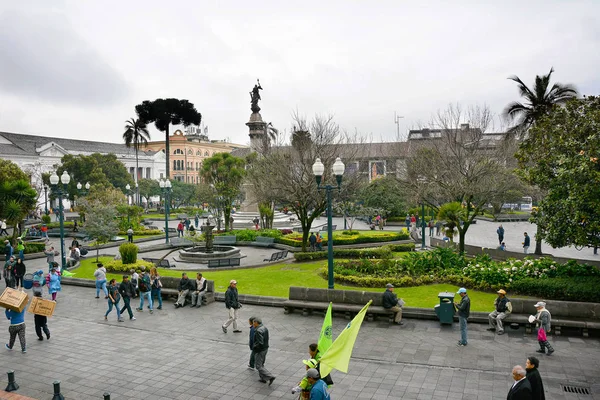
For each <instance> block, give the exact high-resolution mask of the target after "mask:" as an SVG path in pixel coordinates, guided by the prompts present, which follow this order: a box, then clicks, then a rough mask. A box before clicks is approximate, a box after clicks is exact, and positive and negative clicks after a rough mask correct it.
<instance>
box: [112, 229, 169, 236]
mask: <svg viewBox="0 0 600 400" xmlns="http://www.w3.org/2000/svg"><path fill="white" fill-rule="evenodd" d="M163 233H164V231H161V230H160V229H141V230H136V231H133V234H134V235H135V236H154V235H161V234H163ZM119 235H121V236H126V235H127V231H119Z"/></svg>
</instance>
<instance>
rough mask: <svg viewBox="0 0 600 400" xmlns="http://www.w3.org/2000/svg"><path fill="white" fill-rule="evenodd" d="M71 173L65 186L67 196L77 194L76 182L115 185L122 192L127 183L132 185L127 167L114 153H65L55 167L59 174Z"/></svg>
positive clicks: (100, 185)
mask: <svg viewBox="0 0 600 400" xmlns="http://www.w3.org/2000/svg"><path fill="white" fill-rule="evenodd" d="M65 170H66V171H67V173H68V174H69V175H71V182H69V186H68V188H67V192H68V194H69V198H71V199H73V198H74V197H75V196H78V195H79V192H78V190H77V183H78V182H81V184H85V183H86V182H89V183H90V185H91V186H92V187H105V188H106V187H113V186H114V187H116V188H119V189H120V190H121V191H122V192H123V193H124V192H125V190H126V189H125V186H127V185H128V184H129V185H130V186H134V185H135V183H134V181H133V178H132V177H131V175H130V174H129V172H127V168H125V166H124V165H123V163H122V162H120V161H119V160H118V159H117V156H116V155H114V154H99V153H94V154H91V155H89V156H84V155H77V156H74V155H72V154H67V155H66V156H64V157H63V158H62V160H61V165H60V166H59V167H58V169H57V174H58V176H60V175H61V174H62V172H63V171H65Z"/></svg>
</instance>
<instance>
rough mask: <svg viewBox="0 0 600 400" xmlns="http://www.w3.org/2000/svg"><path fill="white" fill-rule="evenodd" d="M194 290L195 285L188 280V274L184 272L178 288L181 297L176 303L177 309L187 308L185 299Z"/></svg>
mask: <svg viewBox="0 0 600 400" xmlns="http://www.w3.org/2000/svg"><path fill="white" fill-rule="evenodd" d="M193 289H194V284H193V283H192V281H191V280H190V279H189V278H188V276H187V274H186V273H185V272H184V273H183V274H181V280H180V281H179V285H178V286H177V290H178V291H179V297H178V298H177V301H176V302H175V308H179V307H183V306H185V298H186V297H187V295H188V293H189V292H190V290H193Z"/></svg>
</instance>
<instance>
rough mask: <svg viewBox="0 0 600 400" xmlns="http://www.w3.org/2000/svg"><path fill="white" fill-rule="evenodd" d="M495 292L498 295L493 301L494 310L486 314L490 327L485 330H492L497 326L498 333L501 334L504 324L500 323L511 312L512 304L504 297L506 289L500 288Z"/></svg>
mask: <svg viewBox="0 0 600 400" xmlns="http://www.w3.org/2000/svg"><path fill="white" fill-rule="evenodd" d="M496 293H498V297H497V298H496V300H495V301H494V311H492V312H491V313H490V314H489V315H488V320H489V323H490V327H489V328H488V329H487V330H488V331H491V332H494V331H495V330H496V326H497V327H498V335H503V334H504V325H503V324H502V320H503V319H504V318H506V317H507V316H509V315H510V313H511V312H512V304H511V302H510V300H509V299H508V298H507V297H506V290H504V289H500V290H498V291H497V292H496Z"/></svg>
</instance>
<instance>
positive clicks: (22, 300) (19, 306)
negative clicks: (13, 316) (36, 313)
mask: <svg viewBox="0 0 600 400" xmlns="http://www.w3.org/2000/svg"><path fill="white" fill-rule="evenodd" d="M28 300H29V296H27V293H25V292H21V291H20V290H16V289H11V288H6V289H4V292H3V293H2V295H1V296H0V307H4V308H8V309H9V310H13V311H17V312H21V311H23V310H24V309H25V307H27V301H28Z"/></svg>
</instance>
